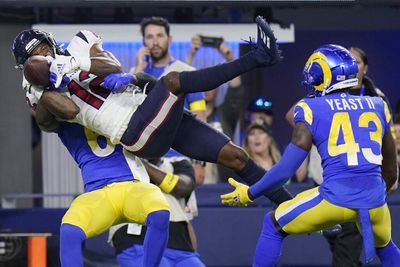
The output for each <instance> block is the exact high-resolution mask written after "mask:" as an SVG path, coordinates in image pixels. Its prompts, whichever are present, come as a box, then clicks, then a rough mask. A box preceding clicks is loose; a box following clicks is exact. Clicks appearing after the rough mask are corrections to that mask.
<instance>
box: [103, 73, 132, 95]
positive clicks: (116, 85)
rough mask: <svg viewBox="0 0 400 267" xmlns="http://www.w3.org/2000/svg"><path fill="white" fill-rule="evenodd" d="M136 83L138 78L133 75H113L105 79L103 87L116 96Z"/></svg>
mask: <svg viewBox="0 0 400 267" xmlns="http://www.w3.org/2000/svg"><path fill="white" fill-rule="evenodd" d="M135 82H136V76H135V75H133V74H131V73H111V74H109V75H107V76H106V77H105V78H104V82H103V84H102V87H104V88H106V89H108V90H110V91H111V92H112V93H113V94H115V93H118V91H120V90H123V88H126V87H127V86H128V85H130V84H133V83H135Z"/></svg>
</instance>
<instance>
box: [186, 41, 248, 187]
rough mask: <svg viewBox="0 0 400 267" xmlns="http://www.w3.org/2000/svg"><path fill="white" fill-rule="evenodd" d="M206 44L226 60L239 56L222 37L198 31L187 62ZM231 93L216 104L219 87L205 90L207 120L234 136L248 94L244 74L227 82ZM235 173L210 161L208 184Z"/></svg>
mask: <svg viewBox="0 0 400 267" xmlns="http://www.w3.org/2000/svg"><path fill="white" fill-rule="evenodd" d="M202 47H213V48H215V50H216V51H217V52H218V53H219V54H221V56H222V57H223V58H224V60H225V61H226V62H231V61H232V60H234V59H235V57H234V55H233V52H232V48H231V47H230V46H229V45H228V44H227V43H226V42H224V41H223V39H222V38H221V37H211V36H204V35H200V34H196V35H195V36H193V37H192V39H191V45H190V49H189V53H188V55H187V56H186V63H188V64H192V63H193V60H194V59H195V56H196V53H197V51H198V50H199V49H202ZM227 87H228V89H227V92H226V95H225V98H224V101H223V102H222V104H220V105H218V106H217V105H216V98H217V95H218V94H219V93H220V92H219V90H220V89H219V88H215V89H214V90H211V91H207V92H204V94H205V101H206V118H207V123H208V124H210V125H211V126H212V127H213V128H214V129H216V130H218V131H221V132H223V133H225V134H226V135H227V136H229V137H230V138H231V139H233V137H234V134H235V129H236V125H237V123H238V121H239V116H240V111H241V107H242V104H243V103H242V99H243V96H244V88H243V85H242V81H241V78H240V76H237V77H236V78H234V79H232V80H230V81H229V82H228V84H227ZM232 175H234V174H233V173H232V172H230V171H229V170H227V169H226V168H223V167H219V166H218V167H217V165H216V164H211V163H209V164H207V166H206V170H205V183H218V182H225V181H223V180H221V177H231V176H232Z"/></svg>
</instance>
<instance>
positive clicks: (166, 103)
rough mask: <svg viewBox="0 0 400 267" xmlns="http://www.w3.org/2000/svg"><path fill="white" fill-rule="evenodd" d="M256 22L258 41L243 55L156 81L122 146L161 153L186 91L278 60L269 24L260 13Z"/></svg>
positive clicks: (146, 153) (172, 131)
mask: <svg viewBox="0 0 400 267" xmlns="http://www.w3.org/2000/svg"><path fill="white" fill-rule="evenodd" d="M256 23H257V27H258V39H257V42H256V43H255V44H253V49H252V50H251V51H250V52H249V53H247V54H245V55H244V56H241V57H240V58H238V59H236V60H234V61H232V62H229V63H225V64H221V65H217V66H215V67H210V68H205V69H202V70H197V71H186V72H181V73H178V72H171V73H169V74H167V75H166V76H164V77H163V78H161V79H160V80H159V81H158V82H156V83H155V85H154V88H153V89H152V90H151V91H150V93H149V94H148V95H147V98H146V99H145V100H144V102H143V103H142V104H141V106H140V107H139V108H138V110H137V111H136V112H135V113H134V114H133V115H132V117H131V120H130V122H129V125H128V128H127V130H126V131H125V132H124V134H123V136H122V138H121V143H122V144H123V145H124V147H125V148H126V149H127V150H129V151H131V152H133V153H134V154H135V155H137V156H139V157H144V158H156V157H160V156H162V155H163V154H165V152H166V151H167V150H168V149H169V147H170V146H171V144H172V142H173V139H174V134H175V133H176V130H177V128H178V126H179V121H180V119H181V117H182V112H183V97H184V96H185V94H186V93H190V92H200V91H208V90H212V89H214V88H216V87H218V86H219V85H221V84H223V83H225V82H228V81H230V80H231V79H233V78H235V77H237V76H238V75H240V74H243V73H245V72H247V71H250V70H253V69H255V68H257V67H265V66H272V65H275V64H277V63H279V62H280V61H281V60H282V57H281V55H280V51H279V49H278V46H277V44H276V38H275V36H274V34H273V32H272V30H271V28H270V27H269V25H268V24H267V22H266V21H265V20H264V19H263V18H261V17H257V18H256ZM136 80H137V79H136Z"/></svg>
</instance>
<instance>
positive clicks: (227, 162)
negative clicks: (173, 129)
mask: <svg viewBox="0 0 400 267" xmlns="http://www.w3.org/2000/svg"><path fill="white" fill-rule="evenodd" d="M172 148H173V149H175V150H177V151H178V152H180V153H182V154H184V155H186V156H188V157H190V158H194V159H197V160H201V161H207V162H212V163H218V164H221V165H223V166H225V167H227V168H230V169H232V170H234V171H235V172H236V173H237V174H238V175H239V176H240V177H241V178H242V180H244V181H245V182H246V183H247V184H250V185H252V184H254V183H256V182H257V181H258V180H260V179H261V177H263V175H264V174H265V170H264V169H263V168H261V167H260V166H259V165H257V164H256V163H255V162H254V161H253V160H252V159H251V158H249V156H248V155H247V153H246V152H245V151H244V150H243V149H242V148H241V147H239V146H237V145H235V144H234V143H232V142H231V141H230V139H229V138H228V137H227V136H226V135H224V134H222V133H221V132H218V131H217V130H215V129H214V128H212V127H211V126H210V125H208V124H206V123H204V122H202V121H200V120H198V119H197V118H195V117H194V116H193V115H192V114H190V113H189V112H184V114H183V118H182V120H181V123H180V125H179V128H178V131H177V133H176V135H175V139H174V142H173V144H172ZM264 195H265V196H266V197H267V198H269V199H270V200H271V201H273V202H274V203H275V204H280V203H282V202H284V201H286V200H289V199H292V196H291V195H290V193H289V192H288V191H287V190H286V189H285V188H284V187H281V188H278V189H276V190H274V191H271V192H268V193H265V194H264Z"/></svg>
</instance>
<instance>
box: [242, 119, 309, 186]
mask: <svg viewBox="0 0 400 267" xmlns="http://www.w3.org/2000/svg"><path fill="white" fill-rule="evenodd" d="M243 148H244V149H245V150H246V152H247V153H248V154H249V155H250V157H251V158H253V159H254V161H255V162H256V163H257V164H258V165H260V166H261V167H263V168H264V169H265V170H267V171H268V170H270V169H271V168H272V166H274V165H275V164H276V163H277V162H278V161H279V160H280V159H281V152H280V151H279V148H278V146H277V144H276V142H275V139H274V137H273V135H272V131H271V128H270V126H269V125H268V124H267V123H265V122H264V121H262V120H256V121H254V122H253V123H252V124H250V126H249V127H248V128H247V131H246V136H245V138H244V144H243ZM306 174H307V164H306V162H305V163H303V165H302V166H301V167H300V168H299V169H298V170H297V171H296V178H297V181H298V182H303V181H304V180H305V178H306Z"/></svg>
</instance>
